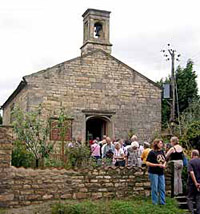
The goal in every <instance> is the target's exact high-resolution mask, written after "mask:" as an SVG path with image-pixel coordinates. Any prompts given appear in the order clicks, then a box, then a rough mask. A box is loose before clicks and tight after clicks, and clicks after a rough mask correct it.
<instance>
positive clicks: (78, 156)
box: [65, 145, 90, 168]
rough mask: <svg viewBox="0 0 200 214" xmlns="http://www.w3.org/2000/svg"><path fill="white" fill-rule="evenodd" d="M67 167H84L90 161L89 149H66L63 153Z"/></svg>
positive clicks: (76, 147) (85, 147)
mask: <svg viewBox="0 0 200 214" xmlns="http://www.w3.org/2000/svg"><path fill="white" fill-rule="evenodd" d="M65 155H66V157H67V167H68V168H72V167H79V168H80V167H86V166H88V162H89V161H90V149H89V148H88V147H87V146H83V145H80V146H73V147H68V148H67V149H66V151H65Z"/></svg>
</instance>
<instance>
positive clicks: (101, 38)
mask: <svg viewBox="0 0 200 214" xmlns="http://www.w3.org/2000/svg"><path fill="white" fill-rule="evenodd" d="M82 17H83V46H82V47H81V54H82V55H83V54H87V53H89V52H91V51H94V50H96V49H101V50H104V51H105V52H107V53H109V54H111V46H112V44H110V38H109V37H110V36H109V34H110V32H109V31H110V23H109V21H110V12H109V11H105V10H96V9H87V10H86V11H85V13H84V14H83V15H82Z"/></svg>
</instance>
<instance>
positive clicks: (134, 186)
mask: <svg viewBox="0 0 200 214" xmlns="http://www.w3.org/2000/svg"><path fill="white" fill-rule="evenodd" d="M11 152H12V139H11V138H10V136H9V135H8V130H7V129H6V128H0V160H1V164H0V206H1V207H22V206H26V205H34V204H39V203H43V202H45V201H50V200H59V199H63V200H64V199H74V200H80V199H93V200H95V199H101V198H115V197H116V198H124V197H132V196H137V195H140V196H148V195H149V194H150V183H149V180H148V175H147V174H148V173H147V171H146V168H134V167H130V168H128V167H120V168H116V167H104V168H101V167H100V168H87V169H83V170H80V169H77V170H65V169H60V170H59V169H37V170H34V169H24V168H15V167H12V166H11V165H10V161H11ZM166 180H167V191H169V190H170V174H169V173H168V174H167V179H166Z"/></svg>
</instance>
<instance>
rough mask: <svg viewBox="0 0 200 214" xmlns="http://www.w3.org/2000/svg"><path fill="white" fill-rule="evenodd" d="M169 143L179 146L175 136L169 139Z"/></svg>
mask: <svg viewBox="0 0 200 214" xmlns="http://www.w3.org/2000/svg"><path fill="white" fill-rule="evenodd" d="M170 141H171V142H173V143H174V144H175V145H177V144H179V140H178V138H177V137H176V136H174V137H171V139H170Z"/></svg>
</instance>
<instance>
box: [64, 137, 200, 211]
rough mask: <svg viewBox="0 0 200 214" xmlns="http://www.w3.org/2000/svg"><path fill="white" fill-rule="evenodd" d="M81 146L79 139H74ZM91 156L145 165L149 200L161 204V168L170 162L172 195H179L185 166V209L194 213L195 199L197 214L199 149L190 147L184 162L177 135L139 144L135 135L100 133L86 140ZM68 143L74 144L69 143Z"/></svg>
mask: <svg viewBox="0 0 200 214" xmlns="http://www.w3.org/2000/svg"><path fill="white" fill-rule="evenodd" d="M76 144H77V145H81V140H80V139H78V140H77V141H76ZM89 144H90V149H91V157H92V158H93V159H94V160H95V161H96V163H97V165H104V164H108V165H115V166H135V167H148V174H149V180H150V183H151V199H152V203H153V204H155V205H157V204H160V205H164V204H165V203H166V201H165V176H164V169H165V168H166V164H167V162H172V163H173V166H174V167H173V175H174V184H173V186H174V195H175V196H177V195H181V194H183V185H182V177H181V175H182V170H183V167H184V166H187V169H188V183H187V184H188V188H187V189H188V208H189V210H190V211H191V213H194V208H193V202H194V200H196V210H197V212H196V213H198V214H200V158H199V151H198V150H192V152H191V160H190V161H189V162H188V161H187V158H186V156H185V155H184V152H183V148H182V146H181V145H180V144H179V139H178V138H177V137H175V136H174V137H172V138H171V139H170V142H169V143H167V144H164V142H163V141H162V140H160V139H155V140H154V141H153V142H152V143H151V144H150V143H148V142H143V143H139V142H138V138H137V136H136V135H133V136H132V137H131V139H130V141H125V140H123V139H112V140H111V138H110V137H107V136H103V139H102V140H99V138H96V139H94V140H90V141H89ZM68 146H74V145H73V144H72V145H71V144H69V145H68Z"/></svg>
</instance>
